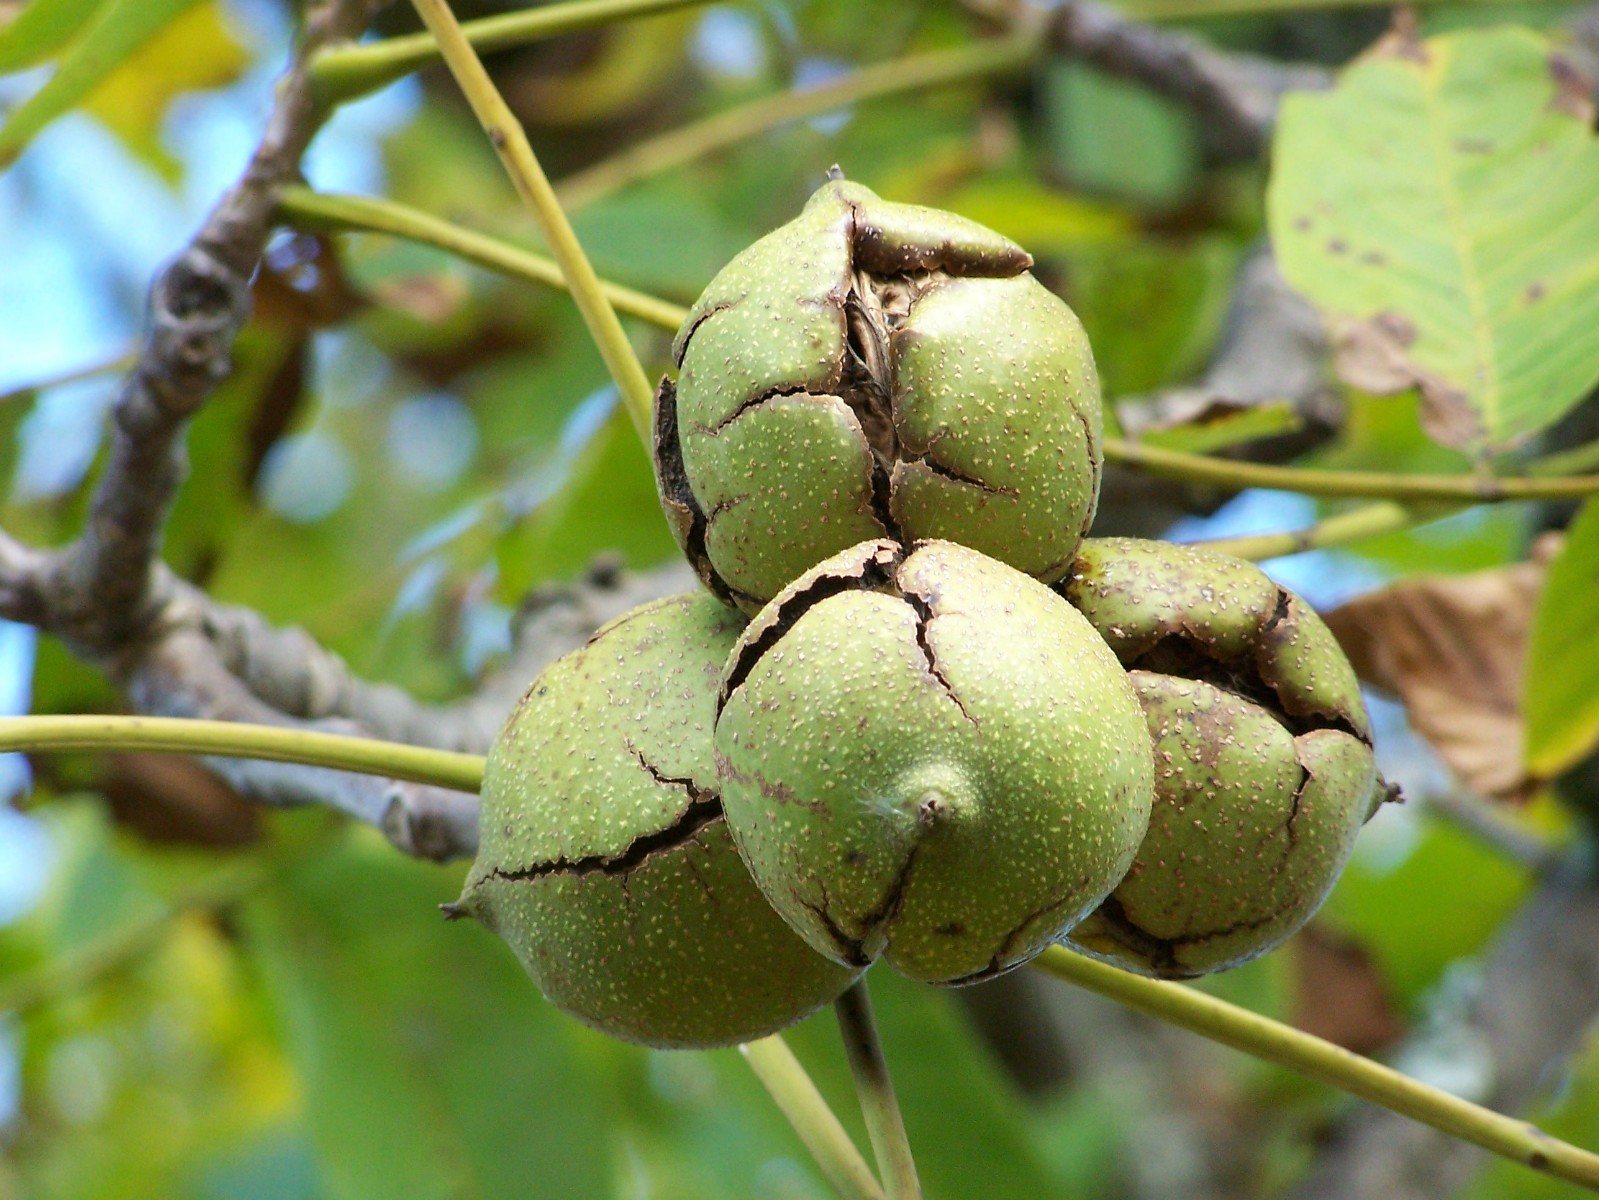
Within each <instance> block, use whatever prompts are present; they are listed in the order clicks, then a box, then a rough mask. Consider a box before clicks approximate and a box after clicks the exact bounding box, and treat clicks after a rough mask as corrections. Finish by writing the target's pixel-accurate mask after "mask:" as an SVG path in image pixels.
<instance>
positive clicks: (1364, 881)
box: [1318, 806, 1532, 1006]
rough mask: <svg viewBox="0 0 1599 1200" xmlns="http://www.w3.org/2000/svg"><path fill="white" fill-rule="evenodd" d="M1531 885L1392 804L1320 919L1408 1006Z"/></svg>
mask: <svg viewBox="0 0 1599 1200" xmlns="http://www.w3.org/2000/svg"><path fill="white" fill-rule="evenodd" d="M1531 886H1532V880H1531V878H1530V877H1529V875H1528V873H1527V871H1525V870H1524V869H1523V868H1521V867H1520V866H1518V865H1517V864H1515V863H1512V862H1510V861H1509V860H1508V859H1506V858H1505V857H1504V856H1503V855H1501V854H1498V853H1496V852H1495V851H1494V850H1493V849H1492V848H1490V847H1489V846H1487V845H1486V844H1484V843H1483V842H1480V841H1478V840H1477V839H1476V838H1474V837H1473V836H1472V835H1471V834H1470V833H1467V832H1466V831H1464V830H1463V829H1461V828H1459V827H1458V826H1455V825H1451V824H1448V823H1447V822H1445V821H1441V820H1438V819H1436V818H1433V817H1429V816H1427V815H1426V814H1425V813H1419V814H1416V813H1412V812H1409V811H1406V810H1395V809H1393V808H1392V806H1390V807H1389V808H1388V809H1387V810H1386V811H1384V812H1383V813H1381V814H1379V815H1378V817H1377V818H1375V819H1374V820H1373V821H1372V823H1371V824H1370V825H1368V826H1367V827H1366V829H1365V831H1364V832H1363V833H1362V834H1361V837H1360V841H1359V842H1357V843H1356V846H1355V854H1354V857H1353V858H1352V859H1351V860H1350V863H1349V866H1348V867H1347V868H1346V869H1345V870H1344V873H1343V875H1342V876H1341V877H1340V878H1339V880H1338V885H1337V886H1336V887H1335V888H1334V889H1333V892H1332V895H1331V896H1329V897H1328V899H1327V904H1326V907H1325V908H1323V909H1322V910H1321V916H1320V917H1319V918H1318V920H1321V921H1323V922H1325V923H1326V924H1328V925H1330V926H1331V927H1332V928H1333V929H1336V930H1337V931H1338V932H1339V933H1340V934H1342V935H1343V936H1345V937H1347V938H1350V939H1352V940H1353V941H1355V942H1356V943H1357V944H1358V945H1359V946H1360V947H1361V948H1362V949H1364V950H1365V951H1366V952H1367V953H1368V954H1370V955H1371V957H1372V960H1373V961H1374V962H1375V963H1376V965H1377V968H1378V970H1379V971H1380V972H1381V973H1382V977H1383V979H1384V980H1385V981H1386V982H1387V984H1388V986H1389V988H1390V989H1391V990H1392V994H1393V996H1394V999H1395V1000H1396V1001H1398V1002H1399V1004H1401V1005H1403V1006H1409V1005H1411V1004H1414V1003H1416V1001H1417V999H1418V998H1419V997H1420V995H1421V993H1422V992H1423V991H1424V990H1425V989H1426V988H1428V987H1430V986H1432V984H1433V983H1435V982H1436V981H1437V979H1438V977H1439V975H1440V974H1441V973H1442V972H1443V970H1444V968H1445V967H1447V966H1448V965H1449V964H1450V963H1452V962H1454V961H1455V960H1456V959H1458V958H1465V957H1467V956H1469V955H1473V954H1476V953H1478V952H1479V951H1481V949H1482V948H1483V946H1484V945H1486V944H1487V942H1488V940H1489V939H1490V938H1491V937H1493V935H1494V932H1495V931H1496V930H1497V929H1498V928H1499V926H1500V925H1501V924H1502V923H1503V922H1504V921H1505V919H1506V918H1508V917H1509V916H1510V914H1511V913H1513V912H1514V911H1515V910H1516V908H1517V907H1518V906H1519V905H1520V904H1521V902H1522V901H1523V900H1524V899H1525V898H1526V895H1527V893H1528V891H1529V890H1530V889H1531ZM1418 897H1425V899H1424V900H1421V899H1418ZM1439 914H1448V917H1447V919H1441V918H1440V915H1439Z"/></svg>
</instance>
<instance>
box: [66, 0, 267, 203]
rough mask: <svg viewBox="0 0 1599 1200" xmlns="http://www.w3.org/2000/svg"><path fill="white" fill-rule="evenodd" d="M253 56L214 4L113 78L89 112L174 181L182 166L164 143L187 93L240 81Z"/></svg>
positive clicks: (152, 43) (193, 13)
mask: <svg viewBox="0 0 1599 1200" xmlns="http://www.w3.org/2000/svg"><path fill="white" fill-rule="evenodd" d="M249 62H250V56H249V55H248V54H247V53H246V52H245V49H244V47H243V46H242V45H240V44H239V41H238V39H237V38H236V37H235V36H234V35H233V32H232V30H231V29H229V27H228V22H227V20H226V19H225V18H224V16H223V14H222V10H221V6H220V5H219V4H218V3H216V2H215V0H212V2H210V3H205V4H200V5H198V6H196V7H194V8H191V9H190V10H189V11H187V12H185V13H181V14H179V16H178V17H177V18H176V19H175V20H173V21H172V22H171V24H169V25H168V26H167V27H166V28H165V29H163V30H161V32H160V33H158V34H157V35H156V36H155V37H153V38H151V39H150V40H149V41H148V42H146V43H145V44H144V45H143V46H141V47H140V48H139V49H138V50H137V51H135V52H134V53H133V54H131V55H129V56H128V58H127V59H126V60H125V61H124V62H123V63H122V64H121V65H120V66H119V67H117V68H116V70H114V71H112V72H111V73H110V74H109V75H107V76H106V77H105V78H104V79H103V80H101V82H100V83H99V85H98V86H96V87H95V89H94V91H93V92H92V93H91V94H90V95H89V96H88V98H87V99H86V101H85V103H84V105H83V108H84V111H85V112H88V113H90V114H91V115H92V116H93V117H94V118H95V119H96V120H98V121H99V122H100V123H101V124H103V125H105V126H106V128H108V129H110V130H111V131H112V132H113V133H115V134H116V135H117V136H118V137H119V138H121V139H122V141H123V142H124V143H125V144H126V145H127V147H128V149H130V150H132V151H133V153H134V154H136V155H138V156H139V157H140V158H141V159H143V160H144V161H146V162H148V163H150V164H151V165H152V166H154V167H155V168H156V169H157V170H159V171H160V172H161V173H162V174H163V175H165V176H166V177H167V178H168V179H169V180H174V179H176V177H177V174H178V170H179V167H178V163H177V162H176V161H175V160H174V159H173V158H172V156H171V155H170V154H169V153H168V152H167V149H166V147H165V146H163V145H162V143H161V122H162V119H163V118H164V117H165V116H166V112H167V108H168V106H169V105H171V103H172V101H173V99H174V98H175V97H177V96H178V95H180V94H182V93H183V92H190V91H197V90H199V89H201V88H214V87H221V86H222V85H223V84H227V83H231V82H233V80H234V79H236V78H238V76H239V73H240V72H241V71H243V70H244V68H245V67H247V66H248V65H249Z"/></svg>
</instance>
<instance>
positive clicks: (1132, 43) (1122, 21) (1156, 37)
mask: <svg viewBox="0 0 1599 1200" xmlns="http://www.w3.org/2000/svg"><path fill="white" fill-rule="evenodd" d="M1049 44H1050V46H1051V47H1052V48H1053V49H1054V50H1055V51H1056V52H1057V53H1059V54H1063V55H1067V56H1069V57H1073V58H1079V59H1082V60H1083V61H1084V62H1088V63H1092V64H1093V65H1094V66H1096V67H1099V68H1100V69H1101V70H1104V71H1108V72H1110V73H1111V74H1113V75H1119V76H1121V77H1122V78H1124V79H1132V80H1136V81H1137V82H1139V83H1142V84H1143V85H1145V86H1146V87H1148V88H1150V89H1151V90H1152V91H1156V92H1160V93H1161V94H1163V95H1166V96H1169V97H1171V98H1172V99H1173V100H1177V101H1179V102H1181V103H1182V104H1184V105H1186V106H1187V107H1189V108H1191V109H1192V110H1193V112H1194V115H1195V116H1197V117H1198V118H1199V125H1200V137H1201V139H1202V141H1203V144H1204V148H1205V151H1206V153H1207V154H1208V155H1209V157H1210V158H1212V159H1213V160H1219V161H1230V160H1234V159H1241V158H1254V157H1255V156H1256V155H1258V154H1259V153H1260V152H1261V150H1263V149H1264V148H1265V145H1266V141H1267V139H1268V138H1269V137H1270V136H1271V129H1272V126H1273V124H1274V123H1275V122H1276V119H1277V106H1278V104H1279V103H1281V101H1282V98H1283V96H1284V95H1285V94H1287V93H1288V92H1291V91H1305V90H1314V89H1319V88H1325V87H1327V86H1328V85H1329V84H1330V83H1331V81H1332V73H1331V72H1330V71H1328V70H1326V69H1325V68H1323V67H1316V66H1306V65H1298V64H1292V63H1279V62H1273V61H1272V60H1270V59H1265V58H1257V57H1255V56H1253V55H1248V54H1230V53H1226V52H1224V51H1220V50H1216V49H1214V48H1212V47H1211V46H1208V45H1206V44H1205V43H1204V42H1203V41H1201V40H1200V39H1199V38H1196V37H1193V36H1191V35H1189V34H1185V33H1170V32H1167V31H1165V30H1160V29H1154V28H1152V27H1150V26H1149V25H1145V24H1142V23H1140V22H1139V21H1136V20H1133V19H1130V18H1128V17H1126V16H1123V15H1122V14H1121V13H1119V12H1117V11H1116V10H1114V9H1112V8H1109V7H1107V6H1106V5H1103V4H1099V3H1095V2H1094V0H1072V2H1070V3H1067V4H1065V5H1063V6H1062V7H1061V9H1060V11H1059V12H1058V13H1056V15H1055V18H1054V20H1053V21H1052V22H1051V23H1050V26H1049Z"/></svg>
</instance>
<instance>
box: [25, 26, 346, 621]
mask: <svg viewBox="0 0 1599 1200" xmlns="http://www.w3.org/2000/svg"><path fill="white" fill-rule="evenodd" d="M375 5H376V0H331V2H329V3H326V4H324V5H322V6H321V7H319V8H317V9H316V10H314V11H313V13H312V14H311V16H310V17H309V19H308V22H307V27H306V33H305V37H304V39H303V41H302V43H301V46H300V48H299V50H298V52H297V54H296V56H295V60H294V62H293V64H292V65H291V67H290V69H289V72H288V74H287V75H286V76H285V77H284V79H283V82H282V84H281V85H280V87H279V89H278V92H277V96H276V99H275V102H274V104H273V107H272V112H271V115H270V116H269V117H268V119H267V125H266V131H265V133H264V135H263V137H262V139H261V143H260V145H259V146H258V147H257V149H256V151H255V154H254V155H253V156H252V157H251V159H250V163H249V165H248V166H247V167H246V168H245V171H244V174H243V175H242V176H241V178H240V179H239V181H238V183H236V184H234V185H233V187H232V188H230V189H229V190H228V192H227V194H226V195H224V196H223V198H222V200H221V201H220V202H219V203H218V204H217V206H216V207H215V208H214V209H213V210H212V211H211V214H210V216H209V217H207V219H206V221H205V223H204V224H203V225H202V226H201V227H200V230H199V232H198V233H196V234H195V236H194V238H193V239H192V240H191V242H190V243H189V245H188V247H187V248H186V249H185V250H184V251H183V252H182V253H181V254H179V255H178V257H177V258H176V259H174V260H173V261H172V262H171V263H170V264H169V265H168V266H167V267H165V268H164V269H163V270H162V271H161V273H160V274H159V275H157V276H156V279H155V283H154V284H153V285H152V287H151V289H150V317H149V332H148V334H147V336H146V339H145V343H144V346H143V349H142V351H141V353H140V355H139V359H138V361H137V362H136V363H135V364H134V366H133V369H132V370H131V371H129V372H128V375H127V377H126V379H125V381H124V383H123V386H122V391H121V394H120V396H119V397H118V399H117V402H116V406H115V408H114V409H113V410H112V435H111V445H110V450H109V453H108V456H107V461H106V467H105V472H104V474H103V475H102V476H101V477H100V481H99V484H98V486H97V487H96V489H95V492H94V497H93V500H92V501H91V503H90V509H89V518H88V522H87V524H86V525H85V527H84V530H83V532H82V534H81V535H80V536H79V537H78V539H77V540H76V541H75V542H73V543H72V544H71V545H69V546H68V547H66V548H65V549H64V550H62V551H61V552H60V553H59V554H57V555H54V556H52V558H51V559H50V560H49V561H48V563H46V564H41V565H43V566H44V568H45V569H44V570H43V572H42V573H41V576H40V578H39V579H38V581H37V588H38V591H39V592H40V593H41V599H42V600H43V601H44V602H45V603H47V604H49V606H50V607H51V609H52V610H53V611H55V612H56V613H57V614H58V615H57V618H56V619H57V623H58V624H65V625H71V626H74V628H73V630H72V633H71V636H72V638H73V640H75V641H78V642H80V643H84V644H87V645H90V646H97V647H101V648H104V647H109V646H113V645H121V644H127V643H130V642H133V641H137V640H138V639H139V638H140V637H142V636H143V635H144V634H145V632H146V631H147V630H148V629H149V627H150V626H151V624H152V623H153V622H154V621H156V620H157V619H158V617H159V615H160V611H161V607H162V604H163V603H164V601H165V599H166V597H165V596H164V595H162V594H161V590H160V588H159V587H158V586H157V584H158V582H159V581H160V580H161V579H162V578H163V576H162V575H161V573H160V572H159V571H158V570H157V569H156V567H157V555H158V553H159V550H160V542H161V532H162V528H163V526H164V524H165V521H166V516H167V512H168V510H169V509H170V507H171V504H172V500H173V497H174V496H175V495H176V493H177V489H178V485H179V484H180V483H181V482H182V481H183V478H184V475H185V474H186V473H187V470H188V456H187V454H186V453H185V451H184V446H183V434H184V431H185V430H186V429H187V428H188V423H189V420H190V418H192V417H193V416H194V414H195V413H196V412H197V411H198V410H199V408H200V406H201V405H202V404H204V403H205V401H206V400H207V399H209V398H210V396H211V393H212V392H213V391H214V390H215V388H216V386H217V384H218V383H220V382H221V381H222V380H223V379H224V378H226V376H227V374H228V372H229V371H230V370H231V368H232V351H233V342H234V339H235V338H236V337H237V336H238V332H239V330H240V329H241V328H242V327H243V325H244V322H245V320H246V319H247V318H248V316H249V310H250V277H251V275H252V273H253V272H254V270H255V267H256V263H257V262H258V261H259V259H260V257H261V253H262V251H263V249H264V248H265V246H266V240H267V236H268V234H269V233H270V232H271V229H272V212H273V207H274V203H275V194H276V191H277V189H278V188H279V187H281V186H282V185H283V184H284V183H286V182H288V181H290V180H291V179H292V178H294V176H295V175H296V173H297V172H298V170H299V162H300V157H301V155H302V154H303V153H304V152H305V148H306V146H307V145H309V144H310V141H311V138H312V137H313V136H314V135H315V133H316V130H317V127H318V124H319V121H318V117H317V113H316V109H315V106H314V105H313V103H312V99H311V92H310V83H309V76H308V73H307V60H308V56H309V55H310V54H311V53H312V52H313V51H314V50H315V48H317V47H319V46H321V45H322V44H324V43H326V42H328V41H330V40H334V39H338V38H343V37H349V36H353V35H354V34H355V33H357V32H359V31H360V29H361V28H362V27H363V26H364V25H365V24H366V20H367V17H368V15H369V13H370V12H371V11H372V10H373V9H374V8H375Z"/></svg>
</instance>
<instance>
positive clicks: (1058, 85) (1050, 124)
mask: <svg viewBox="0 0 1599 1200" xmlns="http://www.w3.org/2000/svg"><path fill="white" fill-rule="evenodd" d="M1043 97H1044V99H1043V115H1044V122H1045V138H1046V142H1045V149H1046V152H1047V153H1048V154H1049V156H1050V159H1051V160H1052V165H1054V166H1055V167H1056V168H1057V169H1058V170H1060V171H1061V172H1063V173H1064V174H1065V175H1066V177H1067V178H1069V179H1070V180H1071V181H1072V183H1074V184H1075V185H1077V186H1078V187H1079V188H1081V189H1082V190H1084V191H1088V192H1098V193H1102V194H1105V195H1111V196H1120V197H1125V198H1127V199H1129V200H1133V201H1135V202H1138V203H1141V204H1147V205H1150V206H1152V207H1155V208H1169V207H1172V206H1174V205H1176V204H1178V203H1180V202H1181V201H1182V199H1183V197H1184V196H1185V195H1187V193H1188V192H1189V190H1190V189H1191V188H1192V187H1193V185H1194V182H1195V180H1196V179H1197V177H1198V174H1199V139H1198V137H1197V133H1196V124H1195V120H1194V117H1193V116H1192V114H1191V113H1189V112H1188V111H1187V110H1186V109H1184V108H1181V107H1179V106H1178V105H1177V104H1175V103H1173V102H1172V101H1170V100H1168V99H1166V98H1165V97H1163V96H1158V95H1156V94H1155V93H1154V92H1152V91H1150V90H1149V89H1148V88H1145V87H1141V86H1140V85H1138V84H1135V83H1129V82H1128V81H1126V80H1124V79H1117V78H1116V77H1115V76H1113V75H1110V74H1107V73H1106V72H1104V71H1101V70H1099V69H1098V68H1097V67H1091V66H1087V65H1085V64H1083V63H1080V62H1072V61H1069V60H1066V59H1056V60H1055V61H1053V62H1051V63H1050V64H1049V65H1048V67H1047V68H1046V69H1045V74H1044V85H1043ZM1112 130H1113V131H1114V134H1113V135H1112V136H1107V131H1112Z"/></svg>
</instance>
